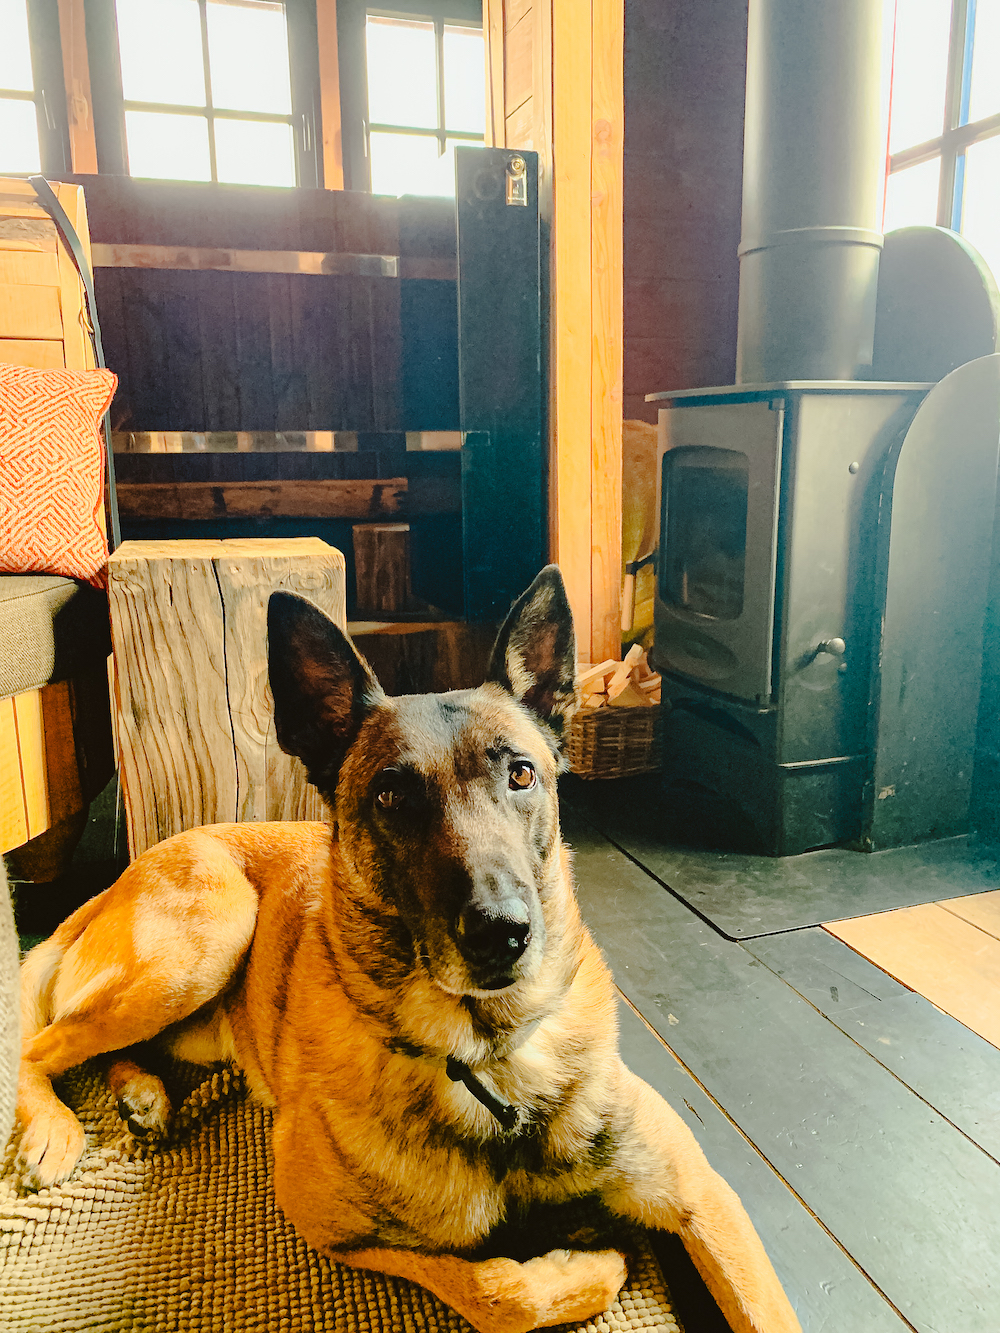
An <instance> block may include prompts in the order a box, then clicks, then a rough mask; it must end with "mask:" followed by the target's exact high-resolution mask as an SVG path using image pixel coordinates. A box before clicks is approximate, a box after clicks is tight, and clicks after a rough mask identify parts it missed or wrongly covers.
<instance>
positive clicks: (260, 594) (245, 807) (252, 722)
mask: <svg viewBox="0 0 1000 1333" xmlns="http://www.w3.org/2000/svg"><path fill="white" fill-rule="evenodd" d="M223 547H224V550H223V553H222V555H221V556H219V557H217V558H216V561H215V566H216V571H217V573H218V579H219V591H220V594H221V598H222V606H223V608H224V613H225V652H226V682H227V693H228V699H229V712H230V717H231V721H232V734H233V747H234V750H235V755H236V819H238V820H247V819H321V818H322V817H323V803H322V801H321V800H320V797H319V794H318V792H317V791H316V790H315V788H314V787H311V786H310V785H309V784H308V783H307V782H306V777H305V770H304V769H303V767H302V764H301V762H300V761H299V760H298V759H293V758H291V757H290V756H289V755H286V754H284V753H283V752H282V750H281V749H280V747H279V746H278V742H277V738H276V736H275V733H274V709H273V703H272V700H271V691H270V688H269V686H268V682H267V655H266V644H267V602H268V598H269V597H270V595H271V593H272V592H274V591H276V590H277V589H279V588H281V589H284V590H285V591H286V592H293V593H297V594H298V595H299V596H300V597H305V598H306V599H307V600H308V601H310V602H312V603H313V604H314V605H315V606H318V607H319V608H320V610H321V611H323V612H324V613H325V614H326V615H327V616H329V617H330V619H331V620H333V621H335V622H336V624H338V625H339V626H340V628H341V629H346V627H347V598H346V574H345V561H344V557H343V555H342V554H341V553H340V551H337V550H335V549H334V548H333V547H332V546H328V545H327V544H326V543H325V542H323V541H320V540H319V539H318V538H315V537H299V538H289V539H286V540H283V541H282V540H270V541H254V540H245V541H238V540H231V541H226V542H223Z"/></svg>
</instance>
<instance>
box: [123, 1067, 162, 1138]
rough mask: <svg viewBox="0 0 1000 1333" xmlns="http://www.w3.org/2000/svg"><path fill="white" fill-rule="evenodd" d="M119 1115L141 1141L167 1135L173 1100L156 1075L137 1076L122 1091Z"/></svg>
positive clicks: (143, 1074) (144, 1074)
mask: <svg viewBox="0 0 1000 1333" xmlns="http://www.w3.org/2000/svg"><path fill="white" fill-rule="evenodd" d="M118 1114H119V1115H120V1116H121V1118H122V1119H123V1120H124V1121H125V1123H126V1125H127V1126H128V1128H129V1130H130V1131H131V1132H132V1133H133V1134H134V1135H135V1136H136V1138H139V1139H146V1138H150V1137H154V1136H156V1135H158V1134H163V1133H165V1132H166V1128H167V1124H168V1122H169V1120H170V1099H169V1098H168V1097H167V1093H166V1089H165V1088H164V1086H163V1084H162V1082H161V1081H160V1080H159V1079H158V1078H157V1077H156V1075H155V1074H146V1073H142V1074H135V1075H133V1076H132V1078H130V1079H129V1080H128V1082H127V1083H126V1084H125V1085H124V1087H123V1088H121V1089H120V1094H119V1097H118Z"/></svg>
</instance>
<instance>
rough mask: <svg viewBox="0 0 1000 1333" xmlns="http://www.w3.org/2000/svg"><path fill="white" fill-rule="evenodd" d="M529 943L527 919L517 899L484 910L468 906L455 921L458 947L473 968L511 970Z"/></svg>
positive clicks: (528, 917)
mask: <svg viewBox="0 0 1000 1333" xmlns="http://www.w3.org/2000/svg"><path fill="white" fill-rule="evenodd" d="M530 939H531V915H530V913H529V912H528V909H527V907H526V906H525V904H524V903H523V902H521V900H520V898H503V899H501V901H500V902H498V903H496V904H495V905H494V904H490V905H488V906H480V905H479V904H477V903H469V904H468V905H467V906H466V907H463V909H462V912H461V915H460V916H459V920H458V943H459V948H460V949H461V950H462V954H463V956H464V958H465V960H466V962H468V963H471V964H472V965H473V966H474V967H495V968H508V967H511V966H512V965H513V964H514V963H516V962H517V960H518V959H519V958H520V957H521V954H523V953H524V951H525V949H526V948H527V947H528V942H529V940H530Z"/></svg>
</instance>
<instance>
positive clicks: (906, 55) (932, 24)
mask: <svg viewBox="0 0 1000 1333" xmlns="http://www.w3.org/2000/svg"><path fill="white" fill-rule="evenodd" d="M950 29H951V0H898V4H897V6H896V40H895V49H894V54H893V62H892V65H893V71H892V107H891V117H892V118H891V120H890V127H889V152H890V153H898V152H899V151H900V149H901V148H911V147H912V146H913V145H914V144H917V143H924V141H925V140H927V139H933V138H935V137H936V136H937V135H939V134H940V133H941V131H942V130H943V129H944V92H945V83H946V81H947V78H948V36H949V32H950Z"/></svg>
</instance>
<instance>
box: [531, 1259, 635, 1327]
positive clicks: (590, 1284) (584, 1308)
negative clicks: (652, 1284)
mask: <svg viewBox="0 0 1000 1333" xmlns="http://www.w3.org/2000/svg"><path fill="white" fill-rule="evenodd" d="M523 1268H524V1275H525V1277H526V1278H527V1279H528V1281H529V1282H530V1284H531V1286H532V1288H533V1289H534V1291H535V1293H536V1295H538V1296H541V1295H542V1294H543V1293H545V1294H546V1295H547V1297H548V1301H547V1304H548V1309H547V1310H545V1314H544V1318H543V1320H542V1322H543V1323H545V1324H562V1323H569V1322H575V1321H583V1320H586V1319H590V1318H591V1317H592V1316H593V1315H597V1314H603V1313H604V1311H605V1310H607V1309H608V1308H609V1307H610V1306H611V1305H613V1304H614V1301H615V1297H616V1296H617V1295H618V1293H619V1292H620V1291H621V1289H622V1287H623V1286H624V1285H625V1280H626V1278H627V1277H628V1269H627V1267H626V1265H625V1258H624V1256H623V1255H621V1254H619V1253H618V1251H617V1250H550V1251H549V1253H548V1254H543V1255H541V1256H540V1257H539V1258H537V1259H529V1260H527V1262H526V1263H525V1264H524V1265H523Z"/></svg>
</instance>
